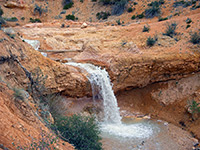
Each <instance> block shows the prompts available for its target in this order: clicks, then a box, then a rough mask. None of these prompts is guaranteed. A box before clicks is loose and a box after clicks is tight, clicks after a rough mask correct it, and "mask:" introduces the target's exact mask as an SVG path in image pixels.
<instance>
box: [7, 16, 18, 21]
mask: <svg viewBox="0 0 200 150" xmlns="http://www.w3.org/2000/svg"><path fill="white" fill-rule="evenodd" d="M5 20H6V21H9V22H16V21H18V19H17V18H16V17H11V18H5Z"/></svg>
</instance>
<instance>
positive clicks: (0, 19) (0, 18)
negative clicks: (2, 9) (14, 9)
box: [0, 17, 6, 30]
mask: <svg viewBox="0 0 200 150" xmlns="http://www.w3.org/2000/svg"><path fill="white" fill-rule="evenodd" d="M3 24H6V22H5V20H4V19H3V18H2V17H0V30H1V25H3Z"/></svg>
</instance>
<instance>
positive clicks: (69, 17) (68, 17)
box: [66, 14, 76, 20]
mask: <svg viewBox="0 0 200 150" xmlns="http://www.w3.org/2000/svg"><path fill="white" fill-rule="evenodd" d="M66 20H76V17H75V16H74V15H70V14H69V15H67V16H66Z"/></svg>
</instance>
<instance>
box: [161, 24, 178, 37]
mask: <svg viewBox="0 0 200 150" xmlns="http://www.w3.org/2000/svg"><path fill="white" fill-rule="evenodd" d="M177 26H178V24H177V23H176V22H172V23H167V24H166V30H165V33H164V35H167V36H170V37H173V36H174V35H176V28H177Z"/></svg>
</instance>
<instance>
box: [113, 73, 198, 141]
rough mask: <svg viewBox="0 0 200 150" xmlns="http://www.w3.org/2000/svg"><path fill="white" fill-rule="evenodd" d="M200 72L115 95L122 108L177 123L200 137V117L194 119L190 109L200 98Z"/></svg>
mask: <svg viewBox="0 0 200 150" xmlns="http://www.w3.org/2000/svg"><path fill="white" fill-rule="evenodd" d="M199 79H200V74H199V73H197V74H195V75H191V76H190V77H187V78H182V79H180V80H171V81H168V82H160V83H154V84H151V85H148V86H146V87H144V88H136V89H132V90H129V91H121V92H119V93H117V94H116V96H117V99H118V104H119V106H120V109H121V110H127V111H128V112H132V113H136V114H140V113H142V114H146V115H150V116H151V117H152V118H155V119H161V120H165V121H167V122H169V123H172V124H175V125H177V126H179V127H180V128H183V129H184V130H186V131H189V132H190V133H191V134H192V135H193V136H194V137H196V138H198V139H200V126H199V125H200V118H199V116H196V118H195V120H193V119H192V115H191V113H189V111H188V106H189V102H191V100H196V101H197V102H199V101H200V94H199V92H200V91H199V89H200V84H199Z"/></svg>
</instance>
